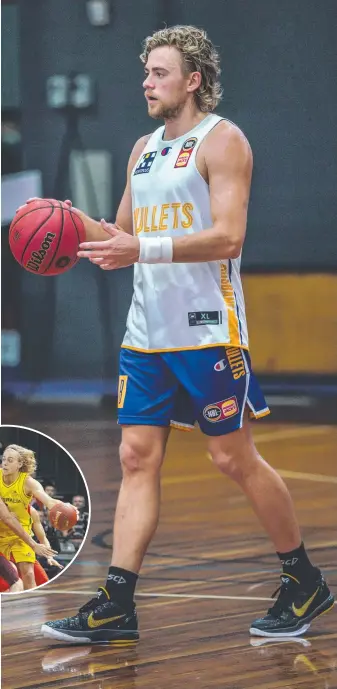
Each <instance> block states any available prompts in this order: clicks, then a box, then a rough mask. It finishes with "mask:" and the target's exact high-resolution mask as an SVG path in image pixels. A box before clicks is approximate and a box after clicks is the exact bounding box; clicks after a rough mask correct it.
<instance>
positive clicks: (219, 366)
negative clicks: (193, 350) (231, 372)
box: [214, 359, 228, 371]
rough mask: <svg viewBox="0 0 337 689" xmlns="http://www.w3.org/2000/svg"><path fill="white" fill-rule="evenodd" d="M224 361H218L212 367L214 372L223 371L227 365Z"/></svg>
mask: <svg viewBox="0 0 337 689" xmlns="http://www.w3.org/2000/svg"><path fill="white" fill-rule="evenodd" d="M225 361H226V359H220V361H217V363H216V364H215V366H214V371H224V370H225V368H227V366H228V364H225Z"/></svg>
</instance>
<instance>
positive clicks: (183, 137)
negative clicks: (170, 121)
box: [160, 112, 215, 144]
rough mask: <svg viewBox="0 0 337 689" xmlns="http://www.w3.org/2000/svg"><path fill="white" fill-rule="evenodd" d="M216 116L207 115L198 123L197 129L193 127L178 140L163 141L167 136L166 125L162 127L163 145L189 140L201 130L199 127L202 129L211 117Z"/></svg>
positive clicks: (212, 113)
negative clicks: (165, 135)
mask: <svg viewBox="0 0 337 689" xmlns="http://www.w3.org/2000/svg"><path fill="white" fill-rule="evenodd" d="M214 115H215V113H214V112H210V113H209V114H208V115H206V117H204V119H203V120H201V121H200V122H198V124H196V125H195V127H193V129H190V130H189V131H188V132H185V134H181V135H180V136H177V137H176V139H163V136H164V134H165V125H164V126H163V127H162V133H161V137H160V140H161V141H162V142H163V144H174V143H176V142H177V141H180V139H189V138H190V137H191V136H192V135H193V134H194V132H195V131H196V130H197V129H199V127H201V125H202V124H204V122H206V120H208V119H209V118H210V117H213V116H214Z"/></svg>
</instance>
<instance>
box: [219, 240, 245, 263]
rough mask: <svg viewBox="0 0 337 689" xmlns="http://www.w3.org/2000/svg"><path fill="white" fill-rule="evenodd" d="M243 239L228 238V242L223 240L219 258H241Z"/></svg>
mask: <svg viewBox="0 0 337 689" xmlns="http://www.w3.org/2000/svg"><path fill="white" fill-rule="evenodd" d="M242 244H243V242H242V240H240V239H235V238H232V237H231V238H229V237H228V238H227V241H226V242H221V245H220V246H219V254H220V255H219V259H220V260H224V259H226V258H239V256H240V255H241V251H242Z"/></svg>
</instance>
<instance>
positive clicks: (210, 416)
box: [202, 395, 239, 423]
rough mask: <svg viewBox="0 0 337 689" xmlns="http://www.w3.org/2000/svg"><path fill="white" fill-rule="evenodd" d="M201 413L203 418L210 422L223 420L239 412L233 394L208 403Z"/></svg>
mask: <svg viewBox="0 0 337 689" xmlns="http://www.w3.org/2000/svg"><path fill="white" fill-rule="evenodd" d="M202 413H203V416H204V418H205V419H206V420H207V421H210V422H211V423H217V422H218V421H225V420H226V419H228V418H230V417H231V416H234V415H235V414H238V413H239V405H238V401H237V399H236V397H235V395H233V397H228V398H227V399H226V400H221V402H213V404H208V405H207V407H205V408H204V410H203V412H202Z"/></svg>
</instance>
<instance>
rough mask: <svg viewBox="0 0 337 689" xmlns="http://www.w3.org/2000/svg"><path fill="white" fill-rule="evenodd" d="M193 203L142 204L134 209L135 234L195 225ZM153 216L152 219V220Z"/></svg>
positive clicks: (186, 227)
mask: <svg viewBox="0 0 337 689" xmlns="http://www.w3.org/2000/svg"><path fill="white" fill-rule="evenodd" d="M193 210H194V206H193V203H189V202H186V203H178V202H177V201H176V202H174V203H163V204H162V205H161V206H157V205H156V206H141V207H139V208H135V209H134V211H133V225H134V231H135V234H140V232H158V230H160V231H161V232H165V231H166V230H171V229H172V230H180V229H184V230H187V229H188V228H189V227H192V225H193ZM150 218H151V221H150Z"/></svg>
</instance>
